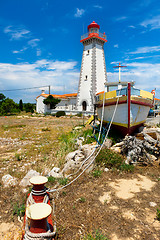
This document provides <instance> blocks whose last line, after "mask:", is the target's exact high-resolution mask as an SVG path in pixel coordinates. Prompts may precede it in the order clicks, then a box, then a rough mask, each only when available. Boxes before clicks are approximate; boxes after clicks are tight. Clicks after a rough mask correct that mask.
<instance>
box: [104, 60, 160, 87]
mask: <svg viewBox="0 0 160 240" xmlns="http://www.w3.org/2000/svg"><path fill="white" fill-rule="evenodd" d="M125 65H127V68H125V69H122V71H121V80H122V81H132V80H133V81H135V83H136V84H135V87H137V88H140V89H143V90H147V91H151V90H152V89H153V88H157V89H159V90H160V81H159V79H160V63H157V64H152V63H139V62H132V63H127V64H125ZM107 75H108V80H109V81H118V72H117V71H116V72H109V73H108V74H107Z"/></svg>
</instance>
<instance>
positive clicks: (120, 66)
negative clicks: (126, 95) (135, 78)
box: [113, 63, 127, 83]
mask: <svg viewBox="0 0 160 240" xmlns="http://www.w3.org/2000/svg"><path fill="white" fill-rule="evenodd" d="M122 67H127V66H122V65H121V63H119V65H118V66H114V67H113V68H119V83H120V82H121V68H122Z"/></svg>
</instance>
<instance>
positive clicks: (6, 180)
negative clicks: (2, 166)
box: [2, 174, 18, 187]
mask: <svg viewBox="0 0 160 240" xmlns="http://www.w3.org/2000/svg"><path fill="white" fill-rule="evenodd" d="M2 183H3V184H4V187H9V186H15V185H17V183H18V182H17V179H16V178H14V177H12V176H11V175H10V174H6V175H4V176H3V177H2Z"/></svg>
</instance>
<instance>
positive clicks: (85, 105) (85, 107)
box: [82, 101, 87, 111]
mask: <svg viewBox="0 0 160 240" xmlns="http://www.w3.org/2000/svg"><path fill="white" fill-rule="evenodd" d="M86 110H87V103H86V101H83V102H82V111H86Z"/></svg>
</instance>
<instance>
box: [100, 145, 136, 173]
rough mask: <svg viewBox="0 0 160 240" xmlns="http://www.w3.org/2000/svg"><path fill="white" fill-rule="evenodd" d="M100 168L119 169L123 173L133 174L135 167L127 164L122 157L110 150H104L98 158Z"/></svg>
mask: <svg viewBox="0 0 160 240" xmlns="http://www.w3.org/2000/svg"><path fill="white" fill-rule="evenodd" d="M96 163H97V165H98V166H103V167H106V168H110V169H112V170H115V169H119V170H121V171H127V172H133V170H134V166H133V165H128V164H125V162H124V159H123V157H122V155H120V154H119V153H115V152H113V151H111V150H110V149H106V148H105V149H102V150H101V151H100V153H99V155H98V156H97V157H96Z"/></svg>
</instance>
